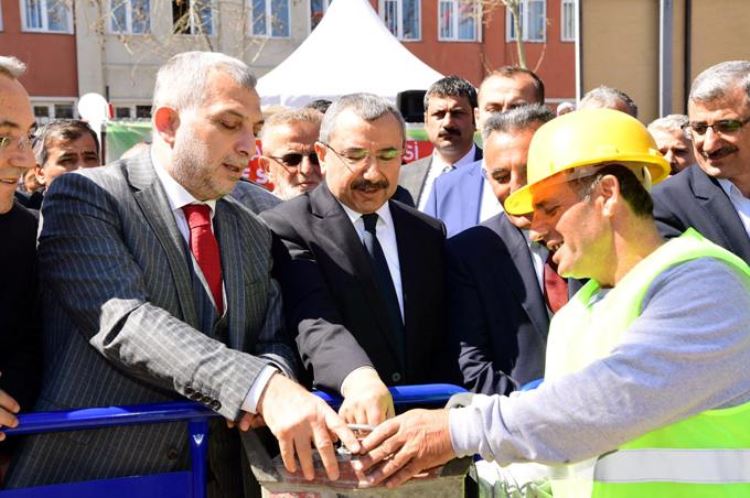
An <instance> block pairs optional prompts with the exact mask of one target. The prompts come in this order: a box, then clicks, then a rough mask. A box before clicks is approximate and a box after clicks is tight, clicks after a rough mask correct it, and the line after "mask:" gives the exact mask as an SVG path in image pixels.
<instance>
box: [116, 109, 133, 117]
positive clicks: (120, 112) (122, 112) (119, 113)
mask: <svg viewBox="0 0 750 498" xmlns="http://www.w3.org/2000/svg"><path fill="white" fill-rule="evenodd" d="M130 116H131V114H130V107H115V118H117V119H130Z"/></svg>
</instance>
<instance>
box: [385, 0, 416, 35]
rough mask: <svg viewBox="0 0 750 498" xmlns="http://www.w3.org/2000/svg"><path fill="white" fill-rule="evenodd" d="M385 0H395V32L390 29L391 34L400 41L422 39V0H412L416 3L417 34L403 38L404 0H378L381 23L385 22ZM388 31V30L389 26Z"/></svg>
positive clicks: (392, 0) (393, 0) (391, 0)
mask: <svg viewBox="0 0 750 498" xmlns="http://www.w3.org/2000/svg"><path fill="white" fill-rule="evenodd" d="M386 1H390V2H396V33H393V32H392V31H391V33H393V36H395V37H396V38H397V39H398V40H399V41H402V42H419V41H422V1H421V0H414V1H415V2H416V5H417V36H416V37H415V38H404V0H378V14H379V16H380V19H381V20H382V21H383V23H385V3H386ZM386 27H388V25H386ZM388 31H390V28H389V29H388Z"/></svg>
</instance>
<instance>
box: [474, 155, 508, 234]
mask: <svg viewBox="0 0 750 498" xmlns="http://www.w3.org/2000/svg"><path fill="white" fill-rule="evenodd" d="M485 171H486V170H485V169H484V159H483V160H482V192H481V193H480V194H479V195H481V196H482V198H481V199H479V223H482V222H485V221H487V220H489V219H490V218H492V217H493V216H497V215H498V214H500V213H502V212H503V205H502V204H500V201H498V200H497V197H495V192H493V191H492V185H490V182H489V181H487V178H486V177H485V176H484V172H485Z"/></svg>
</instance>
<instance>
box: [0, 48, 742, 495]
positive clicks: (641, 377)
mask: <svg viewBox="0 0 750 498" xmlns="http://www.w3.org/2000/svg"><path fill="white" fill-rule="evenodd" d="M23 72H24V65H23V64H22V63H21V62H20V61H18V60H17V59H15V58H13V57H0V238H2V240H3V241H4V242H3V243H2V244H0V251H2V256H3V260H4V261H6V263H7V266H8V268H7V269H6V274H7V275H8V277H7V278H6V279H4V284H3V286H2V289H1V290H0V293H1V294H2V300H0V303H2V306H3V313H2V314H0V333H1V334H2V341H3V342H2V344H3V346H4V347H3V348H2V350H1V351H0V371H1V372H2V377H0V388H2V391H0V425H1V426H5V427H14V426H15V425H16V424H17V418H16V414H17V413H18V412H19V411H30V410H38V411H49V410H61V409H72V408H78V407H91V406H109V405H127V404H134V403H149V402H163V401H170V400H177V399H185V398H187V399H190V400H195V401H197V402H200V403H202V404H204V405H205V406H207V407H209V408H210V409H211V410H213V411H215V412H217V413H219V414H220V415H221V416H223V417H224V419H225V422H226V423H224V422H221V423H219V419H214V420H213V421H212V423H211V438H210V444H209V495H210V496H241V495H242V494H243V493H246V494H249V495H252V493H253V492H254V490H255V488H254V486H255V485H254V484H253V483H252V482H251V475H250V473H249V472H247V471H244V470H243V469H242V459H241V458H240V454H241V452H242V449H241V447H240V439H239V438H238V436H237V431H236V429H239V430H240V431H248V430H250V429H255V428H258V427H261V426H266V427H267V428H268V429H269V430H270V432H271V433H272V434H273V435H274V436H275V437H276V439H277V440H278V445H279V451H280V454H281V458H282V460H283V462H284V464H285V466H286V467H287V469H288V470H289V471H290V472H295V471H298V470H299V471H301V472H302V473H303V474H304V476H305V477H306V478H308V479H310V478H312V476H313V456H312V451H313V449H316V450H317V451H318V452H319V454H320V457H321V460H322V462H323V465H324V467H325V469H326V472H327V474H328V477H329V478H331V479H336V478H337V477H338V475H339V469H338V465H337V460H336V456H335V454H334V451H333V444H332V443H333V442H334V441H336V440H340V441H341V442H342V443H343V444H344V445H345V446H346V447H347V448H348V449H349V450H350V451H352V452H354V453H361V454H362V455H363V457H362V458H363V459H362V462H363V466H362V469H361V470H362V472H363V474H362V482H363V485H376V484H379V483H381V482H383V481H385V482H386V483H387V484H388V485H397V484H400V483H401V482H403V481H405V480H406V479H408V478H409V477H411V476H413V475H414V474H416V473H418V472H420V471H421V470H422V469H425V468H429V467H432V466H435V465H438V464H440V463H443V462H445V461H447V460H449V459H451V458H454V457H455V456H461V455H469V454H477V453H478V454H480V455H482V456H483V457H484V458H485V459H487V460H494V461H497V462H498V463H500V464H503V465H505V464H508V463H512V462H529V461H539V462H542V463H547V464H555V465H558V466H563V465H565V464H569V463H572V462H585V461H587V460H588V461H590V462H589V463H590V464H589V465H577V466H575V467H574V468H567V469H562V470H560V471H558V472H557V473H555V478H554V479H553V483H554V484H555V486H556V488H555V496H571V497H580V496H589V495H591V494H592V492H593V494H594V496H604V495H605V494H606V493H610V492H612V489H613V487H616V486H618V485H619V486H625V487H624V488H623V489H624V490H625V491H624V492H625V494H624V495H622V496H655V495H659V492H657V491H659V489H661V488H659V486H664V484H663V483H664V482H668V483H677V484H675V485H680V486H687V487H686V488H685V489H687V490H688V491H686V492H685V493H687V494H680V496H699V494H690V493H696V491H695V490H694V489H693V488H691V487H690V483H692V484H695V483H696V482H697V483H699V484H700V485H701V487H700V489H702V490H704V491H705V489H707V488H706V487H705V486H709V488H710V485H711V484H713V485H714V486H726V485H727V484H726V483H728V482H732V483H734V484H733V485H734V486H736V491H734V493H735V494H729V495H727V496H742V493H743V492H748V491H750V478H748V476H747V474H746V473H743V471H742V469H741V468H739V469H735V467H742V465H741V463H742V461H743V460H741V456H738V455H734V454H732V453H731V452H729V453H727V452H726V451H725V452H724V453H723V454H722V456H721V458H723V460H721V461H722V462H724V463H726V462H728V463H726V467H727V469H729V470H728V471H727V472H728V473H726V472H725V473H719V475H718V477H717V476H716V475H714V474H711V471H705V472H703V474H701V473H699V474H700V475H699V476H697V477H696V475H691V476H688V477H685V476H684V475H683V474H685V472H683V473H682V474H681V473H680V472H679V471H678V470H675V466H672V467H670V465H669V464H670V462H671V460H670V458H673V456H672V455H670V454H669V450H670V449H671V448H675V447H677V448H688V449H690V448H701V449H703V450H705V449H715V450H717V452H718V451H719V450H727V449H730V448H731V449H738V450H739V449H744V450H748V449H750V435H749V434H747V431H744V430H739V429H737V430H735V429H736V428H739V427H746V423H747V422H750V420H748V418H750V404H749V402H750V377H748V376H746V375H744V370H743V368H742V367H743V365H744V364H746V363H747V362H748V361H750V334H748V333H747V331H748V329H749V327H750V269H749V268H748V266H747V264H748V262H750V127H749V126H746V125H747V124H748V122H750V62H747V61H733V62H726V63H722V64H718V65H716V66H713V67H711V68H709V69H707V70H705V71H704V72H703V73H701V75H700V76H698V78H696V80H695V82H694V83H693V87H692V89H691V92H690V96H689V102H688V115H687V116H679V115H670V116H666V117H664V118H661V119H658V120H656V121H654V122H653V123H651V124H650V125H649V126H648V128H646V127H645V126H644V125H642V124H641V123H640V122H639V121H638V120H637V115H638V108H637V105H636V103H635V102H634V101H633V100H632V99H631V98H630V97H629V96H628V95H626V94H625V93H623V92H622V91H620V90H617V89H614V88H610V87H606V86H602V87H599V88H596V89H594V90H592V91H591V92H589V94H587V95H586V96H585V97H584V99H583V100H582V101H581V103H580V104H579V105H578V106H577V109H576V110H572V109H571V108H570V106H561V108H560V109H559V110H558V116H555V113H553V112H552V111H550V110H549V109H548V108H547V107H546V106H545V105H544V102H545V96H544V84H543V82H542V81H541V79H540V78H539V77H538V76H537V75H536V74H534V73H533V72H532V71H529V70H527V69H522V68H518V67H503V68H500V69H497V70H495V71H493V72H492V73H490V74H489V75H488V76H487V77H486V78H485V80H484V81H483V82H482V83H481V85H480V86H479V88H478V91H477V90H476V89H475V88H474V86H473V85H472V84H471V83H469V82H468V81H466V80H464V79H462V78H460V77H457V76H448V77H445V78H442V79H441V80H439V81H437V82H435V83H434V84H433V85H432V86H431V87H430V88H429V89H428V90H427V92H426V95H425V98H424V110H425V112H424V124H425V129H426V131H427V135H428V137H429V140H430V142H431V143H432V144H433V146H434V150H433V152H432V154H431V155H430V156H429V157H426V158H423V159H420V160H418V161H415V162H414V163H411V164H407V165H403V164H402V154H403V150H404V145H405V138H406V135H405V124H404V120H403V118H402V116H401V114H400V113H399V111H398V110H397V109H396V108H395V107H394V106H393V105H392V104H391V103H390V102H389V101H388V100H386V99H384V98H381V97H378V96H374V95H370V94H364V93H361V94H352V95H347V96H343V97H341V98H339V99H337V100H335V101H334V102H333V103H330V107H329V106H328V104H327V103H321V102H317V103H315V105H310V106H308V107H306V108H303V109H288V110H282V111H280V112H277V113H275V114H273V115H272V116H270V117H268V118H267V119H265V121H264V119H263V116H262V114H261V109H260V99H259V97H258V94H257V93H256V91H255V88H254V87H255V78H254V77H253V75H252V73H251V71H250V69H249V68H248V67H247V66H246V65H245V64H244V63H243V62H241V61H239V60H237V59H234V58H231V57H229V56H226V55H223V54H219V53H204V52H186V53H182V54H178V55H176V56H174V57H172V58H171V59H170V60H169V61H167V62H166V63H165V64H164V66H162V67H161V68H160V70H159V72H158V74H157V80H156V87H155V89H154V95H153V110H152V128H153V138H152V141H151V144H150V146H147V147H141V148H139V150H138V151H135V152H134V153H133V154H128V155H127V156H126V157H124V158H122V159H120V160H118V161H115V162H113V163H111V164H108V165H105V166H103V167H94V166H98V165H99V163H100V161H99V152H100V148H99V144H98V142H97V138H96V134H95V133H94V132H93V131H92V130H91V129H90V128H89V127H88V126H87V125H86V124H85V123H83V122H81V121H76V120H63V121H53V122H51V123H49V124H47V125H46V126H44V127H42V128H40V129H37V128H36V125H35V120H34V117H33V114H32V112H31V106H30V103H29V97H28V94H27V93H26V91H25V89H24V88H23V86H22V84H21V83H20V81H19V78H20V77H21V75H22V74H23ZM321 105H322V108H321V107H319V106H321ZM258 130H260V138H261V140H262V155H261V156H260V158H259V164H260V166H261V167H262V168H264V169H265V170H266V171H267V172H268V175H269V178H270V179H271V181H272V183H273V191H272V192H268V191H266V190H265V189H263V188H261V187H260V186H258V185H255V184H253V183H251V182H248V181H245V180H243V179H242V176H243V172H244V171H245V169H246V167H247V165H248V163H249V161H250V159H251V158H252V157H253V156H254V154H255V150H256V149H255V138H256V137H255V134H256V132H257V131H258ZM477 131H479V132H480V133H481V137H482V140H481V144H482V145H481V147H480V146H479V145H477V143H476V142H475V140H474V137H475V133H476V132H477ZM71 172H75V173H71ZM669 175H673V176H671V177H670V178H669V179H666V180H664V181H663V182H662V180H663V179H664V178H666V177H667V176H669ZM652 185H654V188H653V189H652V188H651V187H652ZM39 209H40V211H38V210H39ZM667 240H669V241H668V242H667ZM717 296H718V297H717ZM540 379H544V382H543V383H542V384H541V386H539V387H538V388H536V389H533V390H529V391H525V390H523V389H524V387H529V386H531V385H535V384H536V382H538V381H539V380H540ZM437 382H445V383H453V384H461V385H464V386H465V387H466V388H468V389H469V390H471V391H473V392H474V393H478V394H477V395H476V396H475V397H474V398H472V400H471V401H470V402H469V404H468V406H466V407H463V408H458V409H452V410H440V411H424V410H423V411H413V412H407V413H406V414H403V415H401V416H398V417H395V418H394V415H395V410H394V406H393V400H392V397H391V394H390V392H389V390H388V387H387V386H394V385H401V384H423V383H437ZM311 386H314V387H317V388H321V389H326V390H329V391H332V392H335V393H339V394H340V395H341V396H342V397H343V404H342V406H341V408H340V409H339V411H338V412H335V411H334V410H332V409H331V408H330V407H328V406H327V405H326V404H325V403H324V402H323V401H321V400H320V399H319V398H318V397H316V396H314V395H312V394H311V393H310V392H309V387H311ZM715 414H721V415H722V416H721V417H716V416H713V415H715ZM347 424H366V425H370V426H373V427H376V429H375V431H374V432H373V433H372V434H371V435H370V436H368V437H367V438H366V439H365V440H364V441H361V442H360V441H358V440H357V439H356V438H355V436H354V434H353V433H352V431H351V430H350V428H349V427H348V425H347ZM743 424H744V425H743ZM182 430H183V428H182V426H181V425H180V424H176V423H175V424H166V425H159V426H155V427H149V426H137V427H136V426H127V427H121V428H118V429H116V430H105V429H101V430H90V431H82V432H77V433H53V434H45V435H36V436H30V437H27V438H25V439H23V440H19V441H18V442H17V443H16V444H14V445H13V446H9V447H7V448H6V454H8V455H10V457H11V462H10V468H9V469H8V473H7V476H6V479H5V484H6V486H8V487H12V488H15V487H28V486H35V485H44V484H54V483H60V482H69V481H81V480H90V479H102V478H111V477H120V476H127V475H134V474H140V473H149V472H159V471H169V470H173V469H176V468H180V467H181V466H184V465H186V462H187V450H188V449H187V447H186V443H185V438H184V437H183V434H182ZM696 433H700V434H702V437H701V438H698V436H695V434H696ZM653 434H657V436H658V437H657V436H653ZM0 438H4V435H2V433H0ZM4 444H7V443H4ZM670 445H671V446H670ZM615 450H616V451H615ZM653 450H659V451H663V453H662V454H660V457H659V458H658V459H657V460H658V461H657V462H656V463H655V464H654V465H656V467H658V470H657V471H654V473H653V476H651V477H649V478H644V476H643V475H641V474H639V471H638V470H637V469H636V470H635V471H634V470H633V469H632V468H631V467H633V465H632V463H633V461H637V459H641V458H644V456H643V454H644V453H645V452H647V451H653ZM628 451H630V452H632V453H633V455H634V456H633V457H632V458H634V459H635V460H632V458H631V460H628ZM600 455H605V457H601V458H598V457H599V456H600ZM623 455H624V456H623ZM706 455H707V454H706V453H705V452H703V454H702V456H701V458H703V460H696V461H695V462H692V461H691V465H693V467H690V468H701V467H704V468H714V467H715V466H714V467H711V465H710V464H707V463H706V462H712V460H711V458H712V455H708V456H706ZM681 458H683V460H682V461H684V458H685V457H684V455H682V456H681ZM717 458H719V457H717ZM735 459H737V461H735ZM674 460H675V461H677V457H674ZM660 462H661V464H660ZM735 464H736V465H735ZM629 465H630V467H628V466H629ZM582 469H587V470H582ZM735 470H736V473H735V474H733V473H732V472H734V471H735ZM586 472H588V474H586ZM659 472H662V473H661V474H659ZM704 474H705V475H704ZM665 476H666V477H665ZM652 481H653V482H652ZM581 483H583V484H581ZM623 483H624V484H623ZM685 483H688V484H685ZM580 486H584V487H585V490H583V489H584V488H581V487H580ZM592 489H593V491H592ZM680 489H683V488H680ZM597 493H602V494H601V495H597ZM607 496H609V495H607ZM618 496H619V495H618Z"/></svg>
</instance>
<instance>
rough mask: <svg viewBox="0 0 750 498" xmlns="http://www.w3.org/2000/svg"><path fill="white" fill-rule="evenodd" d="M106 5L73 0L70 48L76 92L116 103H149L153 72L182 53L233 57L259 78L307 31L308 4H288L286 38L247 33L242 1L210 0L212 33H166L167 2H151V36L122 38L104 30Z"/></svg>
mask: <svg viewBox="0 0 750 498" xmlns="http://www.w3.org/2000/svg"><path fill="white" fill-rule="evenodd" d="M108 5H109V2H92V1H90V0H75V7H76V13H77V14H76V50H77V56H78V84H79V89H80V90H79V91H80V94H81V95H82V94H84V93H88V92H97V93H100V94H102V95H104V94H105V89H106V88H107V87H108V88H109V97H110V101H111V102H112V103H114V104H115V105H117V104H118V103H146V104H147V103H150V101H151V94H152V92H153V88H154V80H155V75H156V71H157V69H158V68H159V66H161V65H162V64H163V63H164V62H165V61H166V60H167V59H168V58H169V57H171V56H172V55H174V54H176V53H179V52H183V51H186V50H214V51H220V52H224V53H226V54H229V55H232V56H234V57H238V58H240V59H242V60H244V61H245V62H247V63H248V64H250V65H251V67H253V69H254V72H255V75H256V76H258V77H260V76H262V75H263V74H265V73H266V72H268V71H269V70H271V69H272V68H273V67H275V66H276V65H277V64H279V63H280V62H281V61H283V60H284V59H285V58H286V57H287V56H288V55H289V54H291V53H292V52H293V51H294V49H295V48H296V47H297V46H299V44H300V43H302V41H303V40H304V39H305V37H307V35H308V32H309V21H308V15H307V12H308V8H309V6H308V2H307V1H302V0H293V1H292V2H290V6H291V16H290V17H291V29H290V31H291V37H290V38H287V39H264V38H254V37H250V36H248V35H247V33H246V30H247V23H246V19H247V3H246V0H216V10H215V14H216V17H215V18H214V28H215V34H214V35H213V36H210V37H204V36H193V35H175V34H172V11H171V8H172V7H171V2H168V1H165V0H159V1H154V0H152V1H151V6H152V11H151V34H150V35H130V36H127V37H124V38H122V37H121V36H120V35H116V34H111V33H110V32H109V25H108V21H109V17H108V16H109V15H110V14H109V12H108V11H107V6H108Z"/></svg>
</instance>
